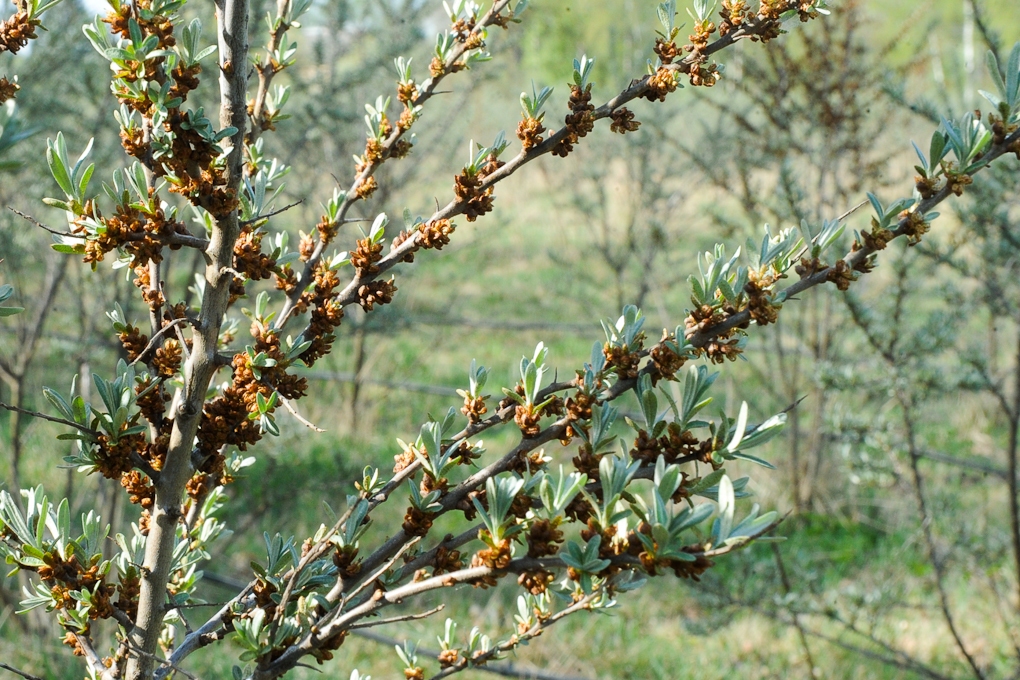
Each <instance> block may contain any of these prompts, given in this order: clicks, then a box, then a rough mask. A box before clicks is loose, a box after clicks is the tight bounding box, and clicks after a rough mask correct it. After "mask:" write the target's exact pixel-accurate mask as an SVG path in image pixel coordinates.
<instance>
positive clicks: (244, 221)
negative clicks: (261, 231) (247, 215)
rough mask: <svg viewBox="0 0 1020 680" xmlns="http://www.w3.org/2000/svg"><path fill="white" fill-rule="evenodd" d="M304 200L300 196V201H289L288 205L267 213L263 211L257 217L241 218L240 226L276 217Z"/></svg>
mask: <svg viewBox="0 0 1020 680" xmlns="http://www.w3.org/2000/svg"><path fill="white" fill-rule="evenodd" d="M304 202H305V200H304V199H303V198H302V199H301V200H300V201H294V202H293V203H289V204H288V205H285V206H283V207H282V208H280V209H279V210H273V211H271V212H267V213H265V214H263V215H259V216H258V217H253V218H251V219H250V220H242V221H241V226H242V227H247V226H248V225H251V224H255V223H256V222H261V221H262V220H268V219H269V218H270V217H276V216H277V215H280V214H282V213H285V212H287V211H288V210H290V209H291V208H295V207H297V206H299V205H301V204H302V203H304Z"/></svg>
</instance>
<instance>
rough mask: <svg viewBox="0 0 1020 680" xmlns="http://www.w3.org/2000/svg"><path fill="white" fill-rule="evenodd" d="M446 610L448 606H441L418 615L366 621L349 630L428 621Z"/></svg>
mask: <svg viewBox="0 0 1020 680" xmlns="http://www.w3.org/2000/svg"><path fill="white" fill-rule="evenodd" d="M444 609H446V605H445V604H441V605H439V606H438V607H434V608H432V609H429V610H428V611H425V612H420V613H418V614H404V615H402V616H393V617H390V618H388V619H377V620H372V621H365V622H364V623H355V624H354V625H353V626H351V627H350V628H348V629H347V630H358V629H359V628H375V627H376V626H386V625H389V624H391V623H401V622H402V621H417V620H418V619H427V618H428V617H430V616H432V615H433V614H438V613H439V612H441V611H443V610H444Z"/></svg>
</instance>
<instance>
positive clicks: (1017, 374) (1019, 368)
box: [1006, 335, 1020, 611]
mask: <svg viewBox="0 0 1020 680" xmlns="http://www.w3.org/2000/svg"><path fill="white" fill-rule="evenodd" d="M1013 380H1014V388H1013V409H1012V411H1013V412H1012V413H1011V414H1010V415H1009V446H1008V447H1007V449H1006V456H1007V458H1008V462H1009V522H1010V530H1011V532H1012V534H1013V561H1014V562H1015V565H1014V566H1015V568H1016V588H1017V608H1018V611H1020V505H1018V499H1017V493H1018V489H1017V445H1018V442H1017V437H1018V429H1020V335H1018V338H1017V357H1016V363H1015V364H1014V366H1013Z"/></svg>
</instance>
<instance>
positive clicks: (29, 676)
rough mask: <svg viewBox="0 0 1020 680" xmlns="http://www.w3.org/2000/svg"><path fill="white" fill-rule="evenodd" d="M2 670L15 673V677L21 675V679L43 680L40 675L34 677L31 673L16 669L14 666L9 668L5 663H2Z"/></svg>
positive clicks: (0, 664) (0, 666)
mask: <svg viewBox="0 0 1020 680" xmlns="http://www.w3.org/2000/svg"><path fill="white" fill-rule="evenodd" d="M0 668H2V669H4V670H5V671H10V672H11V673H14V674H15V675H20V676H21V677H23V678H25V680H42V678H40V677H39V676H38V675H32V674H31V673H26V672H25V671H22V670H19V669H17V668H15V667H14V666H8V665H7V664H5V663H3V662H2V661H0Z"/></svg>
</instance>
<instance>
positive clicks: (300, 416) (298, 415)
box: [279, 397, 325, 432]
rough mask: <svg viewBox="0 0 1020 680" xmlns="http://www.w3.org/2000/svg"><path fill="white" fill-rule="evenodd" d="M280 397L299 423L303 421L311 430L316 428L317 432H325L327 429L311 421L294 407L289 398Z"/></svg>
mask: <svg viewBox="0 0 1020 680" xmlns="http://www.w3.org/2000/svg"><path fill="white" fill-rule="evenodd" d="M279 399H280V403H281V404H283V407H284V408H285V409H287V410H288V411H290V414H291V415H292V416H294V419H295V420H296V421H298V422H299V423H301V424H302V425H304V426H305V427H307V428H308V429H310V430H314V431H316V432H325V430H323V429H322V428H321V427H316V426H315V424H313V423H312V422H311V421H309V420H308V419H306V418H305V417H304V416H302V415H301V414H300V413H298V412H297V409H296V408H294V405H293V404H291V403H290V400H289V399H285V398H284V397H279Z"/></svg>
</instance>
